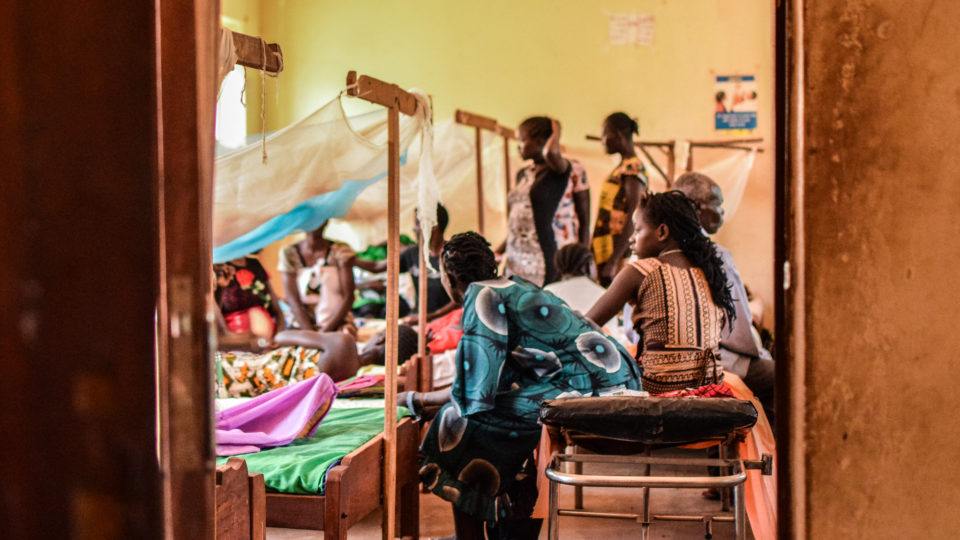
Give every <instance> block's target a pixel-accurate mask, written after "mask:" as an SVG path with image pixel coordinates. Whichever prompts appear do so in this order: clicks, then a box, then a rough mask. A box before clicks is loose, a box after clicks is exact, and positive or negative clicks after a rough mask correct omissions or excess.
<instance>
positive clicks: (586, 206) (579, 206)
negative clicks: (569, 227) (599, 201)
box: [573, 190, 590, 247]
mask: <svg viewBox="0 0 960 540" xmlns="http://www.w3.org/2000/svg"><path fill="white" fill-rule="evenodd" d="M573 208H574V210H575V211H576V212H577V220H578V221H579V222H580V231H579V233H578V236H579V239H580V243H581V244H583V245H585V246H587V247H590V191H589V190H584V191H576V192H574V194H573Z"/></svg>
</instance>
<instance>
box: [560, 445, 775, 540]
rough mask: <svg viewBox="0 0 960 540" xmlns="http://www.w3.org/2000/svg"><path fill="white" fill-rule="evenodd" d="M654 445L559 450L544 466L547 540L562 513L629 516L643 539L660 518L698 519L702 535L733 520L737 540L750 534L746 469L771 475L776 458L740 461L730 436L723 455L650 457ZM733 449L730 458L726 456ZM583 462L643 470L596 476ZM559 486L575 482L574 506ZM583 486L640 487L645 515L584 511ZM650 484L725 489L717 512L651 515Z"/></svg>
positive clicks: (586, 515)
mask: <svg viewBox="0 0 960 540" xmlns="http://www.w3.org/2000/svg"><path fill="white" fill-rule="evenodd" d="M650 453H651V449H650V447H647V448H646V450H645V451H644V455H642V456H638V455H609V454H558V455H555V456H554V457H553V459H552V460H551V463H550V465H549V466H548V467H547V469H546V476H547V478H548V479H549V481H550V485H549V505H550V506H549V514H548V525H547V527H548V535H547V538H549V540H557V539H558V538H559V535H560V532H559V531H560V516H570V517H593V518H604V519H627V520H631V521H638V522H640V523H641V526H642V529H641V531H642V533H641V534H642V536H641V537H642V538H643V539H646V538H648V535H649V529H650V524H651V523H652V521H654V520H658V521H688V522H689V521H697V522H702V523H703V525H704V537H705V538H708V539H709V538H712V537H713V523H714V522H727V523H729V522H733V526H734V535H735V537H736V538H737V540H743V539H745V538H746V529H747V527H746V506H745V503H744V482H745V481H746V479H747V473H746V471H747V470H748V469H758V470H760V471H762V474H765V475H769V474H771V473H772V470H773V459H772V457H771V456H770V455H767V454H765V455H764V456H763V457H762V459H760V460H756V461H750V460H742V459H740V458H739V456H738V455H737V446H736V444H735V442H734V439H733V438H731V439H728V440H727V441H724V442H723V443H722V444H721V445H720V457H719V458H676V457H674V458H666V457H652V456H651V455H650ZM727 453H731V457H730V458H727V457H726V456H725V454H727ZM565 463H570V464H572V465H573V469H574V472H565V471H564V464H565ZM585 463H593V464H597V463H616V464H632V465H639V466H641V468H642V473H641V474H630V475H624V474H616V475H598V474H584V473H583V465H584V464H585ZM653 465H674V466H682V467H697V468H701V469H702V468H703V467H718V468H719V470H720V471H721V475H720V476H702V475H701V476H676V475H671V476H651V475H650V473H651V468H652V466H653ZM560 484H563V485H567V486H573V487H574V489H575V504H574V506H575V508H572V509H571V508H560ZM584 487H613V488H640V489H642V490H643V513H642V514H640V515H638V514H629V513H618V512H598V511H588V510H584V509H583V493H582V490H583V488H584ZM652 488H673V489H678V488H679V489H703V488H718V489H720V490H721V493H722V494H723V496H722V508H721V512H720V513H716V514H657V515H652V516H651V514H650V490H651V489H652ZM727 488H730V489H732V490H733V512H732V513H730V512H729V511H730V505H729V500H728V496H727Z"/></svg>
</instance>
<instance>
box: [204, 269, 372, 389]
mask: <svg viewBox="0 0 960 540" xmlns="http://www.w3.org/2000/svg"><path fill="white" fill-rule="evenodd" d="M258 268H259V269H260V270H262V266H260V264H259V262H257V261H256V259H254V258H251V257H247V258H245V259H244V260H242V261H231V262H230V263H225V264H222V265H215V267H214V277H215V283H216V290H215V292H214V299H215V300H216V302H217V305H218V307H220V313H219V314H218V315H219V316H218V322H219V325H218V326H219V330H220V333H219V336H218V346H217V349H218V351H219V352H218V353H217V396H218V397H222V398H225V397H252V396H257V395H260V394H263V393H265V392H269V391H270V390H273V389H276V388H281V387H284V386H287V385H289V384H292V383H294V382H297V381H302V380H304V379H309V378H311V377H313V376H315V375H318V374H320V373H326V374H327V375H329V376H330V377H331V378H332V379H333V380H334V381H340V380H343V379H346V378H348V377H352V376H353V375H354V374H356V372H357V370H358V369H359V368H360V367H361V366H364V365H367V364H374V363H380V364H382V363H383V354H384V353H383V347H382V346H381V347H376V346H373V347H367V348H365V349H364V350H363V351H360V352H358V351H357V343H356V340H355V339H354V338H353V336H351V335H349V334H347V333H344V332H315V331H312V330H282V328H283V318H282V317H280V316H278V315H274V314H279V309H277V308H276V300H275V298H276V297H275V296H274V295H273V289H272V288H271V286H270V282H269V279H268V278H267V274H266V272H262V271H257V269H258ZM277 328H280V329H281V330H280V331H279V332H277V331H276V329H277Z"/></svg>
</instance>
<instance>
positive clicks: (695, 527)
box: [267, 466, 733, 540]
mask: <svg viewBox="0 0 960 540" xmlns="http://www.w3.org/2000/svg"><path fill="white" fill-rule="evenodd" d="M596 467H597V468H596V469H589V468H588V470H587V472H594V471H595V472H598V473H599V472H603V471H605V470H608V469H601V468H600V467H601V466H596ZM603 467H610V466H603ZM654 474H657V469H655V470H654ZM584 503H585V504H584V506H585V507H586V509H588V510H604V511H612V512H627V513H640V512H641V496H640V491H639V490H626V489H616V488H587V489H586V490H584ZM560 504H561V506H572V504H573V490H572V489H571V488H566V487H563V488H561V490H560ZM650 509H651V512H652V513H653V514H657V513H668V512H669V513H674V514H675V513H689V514H706V513H712V512H717V511H719V509H720V503H719V502H713V501H708V500H706V499H704V498H703V497H701V495H700V491H699V490H669V489H663V490H653V493H652V496H651V499H650ZM420 533H421V538H437V537H444V536H450V535H452V534H453V518H452V515H451V513H450V505H449V504H447V503H446V502H445V501H443V500H441V499H440V498H438V497H435V496H433V495H428V494H427V495H421V496H420ZM546 533H547V531H546V524H544V527H543V531H542V533H541V535H540V537H541V538H546V536H547V534H546ZM703 533H704V526H703V525H702V524H701V523H696V522H694V523H668V522H655V523H654V524H653V525H652V526H651V527H650V538H651V539H665V538H703ZM713 533H714V536H713V538H715V539H717V540H723V539H728V538H733V525H732V524H730V523H717V524H715V525H714V531H713ZM349 536H350V538H351V539H354V538H355V539H357V540H368V539H369V540H375V539H379V538H380V514H379V512H377V513H375V514H373V515H370V516H368V517H367V519H365V520H364V521H363V522H361V523H358V524H357V525H355V526H354V527H353V528H352V529H350V534H349ZM639 537H640V525H639V524H638V523H636V522H631V521H625V520H610V519H588V518H573V517H564V518H561V521H560V538H562V539H563V540H568V539H569V540H580V539H583V540H598V539H603V538H607V539H609V538H639ZM267 538H268V540H320V539H322V538H323V533H322V532H317V531H299V530H292V529H268V530H267Z"/></svg>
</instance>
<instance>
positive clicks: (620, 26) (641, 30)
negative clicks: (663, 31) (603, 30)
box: [607, 13, 654, 47]
mask: <svg viewBox="0 0 960 540" xmlns="http://www.w3.org/2000/svg"><path fill="white" fill-rule="evenodd" d="M607 23H608V27H607V33H608V36H609V40H610V45H613V46H617V47H624V46H645V47H649V46H651V45H653V30H654V21H653V15H649V14H647V13H608V14H607Z"/></svg>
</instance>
